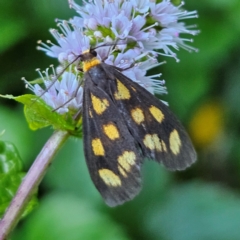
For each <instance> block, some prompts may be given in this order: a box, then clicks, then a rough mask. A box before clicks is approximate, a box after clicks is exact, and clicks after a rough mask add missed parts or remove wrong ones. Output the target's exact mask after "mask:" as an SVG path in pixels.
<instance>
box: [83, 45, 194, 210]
mask: <svg viewBox="0 0 240 240" xmlns="http://www.w3.org/2000/svg"><path fill="white" fill-rule="evenodd" d="M80 60H81V61H82V62H83V71H84V73H85V74H84V95H83V109H82V115H83V140H84V152H85V158H86V162H87V165H88V169H89V172H90V175H91V178H92V181H93V182H94V184H95V186H96V188H97V189H98V191H99V192H100V193H101V195H102V197H103V198H104V200H105V202H106V203H107V204H108V205H109V206H112V207H113V206H116V205H120V204H123V203H124V202H126V201H129V200H131V199H133V198H134V197H135V196H136V195H137V194H138V193H139V191H140V190H141V165H142V163H143V160H144V158H148V159H152V160H155V161H157V162H159V163H162V164H163V165H164V166H165V167H166V168H168V169H170V170H183V169H185V168H187V167H188V166H190V165H191V164H192V163H193V162H195V160H196V153H195V150H194V148H193V145H192V143H191V141H190V139H189V137H188V135H187V133H186V131H185V130H184V128H183V127H182V125H181V124H180V123H179V121H178V120H177V119H176V117H175V116H174V115H173V113H172V112H171V111H170V110H169V108H168V107H167V106H166V105H165V104H163V103H162V102H161V101H160V100H158V99H157V98H156V97H154V96H153V95H152V94H151V93H149V92H148V91H147V90H145V89H144V88H143V87H141V86H140V85H138V84H137V83H135V82H133V81H132V80H130V79H129V78H127V77H126V76H124V75H123V74H122V73H121V72H120V71H119V70H118V69H117V68H115V67H114V66H110V65H107V64H105V63H103V62H100V60H99V59H97V58H96V52H95V51H94V50H90V51H87V52H85V53H83V54H82V55H80Z"/></svg>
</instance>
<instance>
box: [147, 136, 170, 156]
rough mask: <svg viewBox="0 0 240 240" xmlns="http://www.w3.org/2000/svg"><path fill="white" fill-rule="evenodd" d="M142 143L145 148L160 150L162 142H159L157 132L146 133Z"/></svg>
mask: <svg viewBox="0 0 240 240" xmlns="http://www.w3.org/2000/svg"><path fill="white" fill-rule="evenodd" d="M143 143H144V145H145V146H146V147H147V148H149V149H151V150H154V149H156V150H157V151H159V152H161V151H162V144H161V142H160V139H159V137H158V136H157V134H152V135H151V134H146V135H145V137H144V139H143ZM165 147H166V146H165Z"/></svg>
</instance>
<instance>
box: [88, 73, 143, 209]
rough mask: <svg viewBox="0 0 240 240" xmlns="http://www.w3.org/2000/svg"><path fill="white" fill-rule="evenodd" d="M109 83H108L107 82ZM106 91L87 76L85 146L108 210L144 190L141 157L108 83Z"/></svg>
mask: <svg viewBox="0 0 240 240" xmlns="http://www.w3.org/2000/svg"><path fill="white" fill-rule="evenodd" d="M105 80H106V82H105ZM101 81H102V82H103V83H104V84H106V86H105V87H104V89H102V88H101V87H99V86H97V85H95V84H94V82H93V81H92V79H91V77H90V75H88V74H86V76H85V84H84V96H83V143H84V152H85V159H86V162H87V166H88V169H89V173H90V176H91V179H92V181H93V182H94V184H95V186H96V188H97V189H98V191H99V192H100V193H101V195H102V197H103V198H104V200H105V202H106V203H107V204H108V205H109V206H116V205H119V204H122V203H124V202H125V201H128V200H131V199H132V198H134V197H135V196H136V195H137V194H138V193H139V191H140V189H141V162H142V158H143V157H142V156H141V154H140V153H139V151H138V147H137V146H136V142H135V140H134V138H133V136H132V135H131V133H130V132H129V129H128V127H127V125H126V123H125V121H124V119H123V116H122V115H121V114H120V113H119V110H118V108H117V107H116V105H115V104H114V102H113V101H112V99H111V98H110V96H109V95H111V93H109V92H108V87H107V85H108V84H109V82H108V81H107V79H102V80H101Z"/></svg>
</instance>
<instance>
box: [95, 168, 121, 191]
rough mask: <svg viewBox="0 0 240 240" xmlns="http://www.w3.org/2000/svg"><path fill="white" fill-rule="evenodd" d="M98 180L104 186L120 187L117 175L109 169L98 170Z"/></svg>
mask: <svg viewBox="0 0 240 240" xmlns="http://www.w3.org/2000/svg"><path fill="white" fill-rule="evenodd" d="M98 173H99V176H100V178H101V179H102V180H103V181H104V182H105V183H106V185H108V186H111V187H118V186H121V185H122V183H121V179H120V177H119V176H118V175H116V174H115V173H114V172H112V171H111V170H109V169H106V168H103V169H100V170H98Z"/></svg>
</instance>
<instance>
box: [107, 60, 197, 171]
mask: <svg viewBox="0 0 240 240" xmlns="http://www.w3.org/2000/svg"><path fill="white" fill-rule="evenodd" d="M103 68H104V69H105V71H106V72H108V74H109V75H111V79H112V81H110V88H111V92H112V96H113V101H114V104H115V105H116V106H117V108H118V111H119V112H120V113H121V115H122V116H123V118H124V120H125V123H126V125H127V127H128V129H129V131H130V132H131V135H132V136H133V137H134V139H135V141H137V142H138V145H139V146H140V149H141V152H142V154H143V156H144V157H147V158H150V159H152V160H155V161H157V162H159V163H163V164H164V165H165V167H166V168H168V169H170V170H183V169H185V168H187V167H188V166H190V165H191V164H192V163H194V162H195V161H196V158H197V157H196V152H195V149H194V147H193V145H192V142H191V140H190V138H189V136H188V134H187V132H186V130H185V129H184V127H183V126H182V124H181V123H180V122H179V121H178V119H177V118H176V117H175V115H174V114H173V113H172V112H171V111H170V109H169V108H168V106H166V105H165V104H164V103H163V102H161V101H160V100H159V99H157V98H156V97H155V96H153V95H152V94H151V93H150V92H148V91H147V90H146V89H144V88H143V87H142V86H140V85H139V84H137V83H136V82H133V81H132V80H131V79H129V78H127V77H126V76H125V75H123V74H122V73H121V72H119V71H118V70H117V69H116V68H114V67H113V66H109V65H107V64H103Z"/></svg>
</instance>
